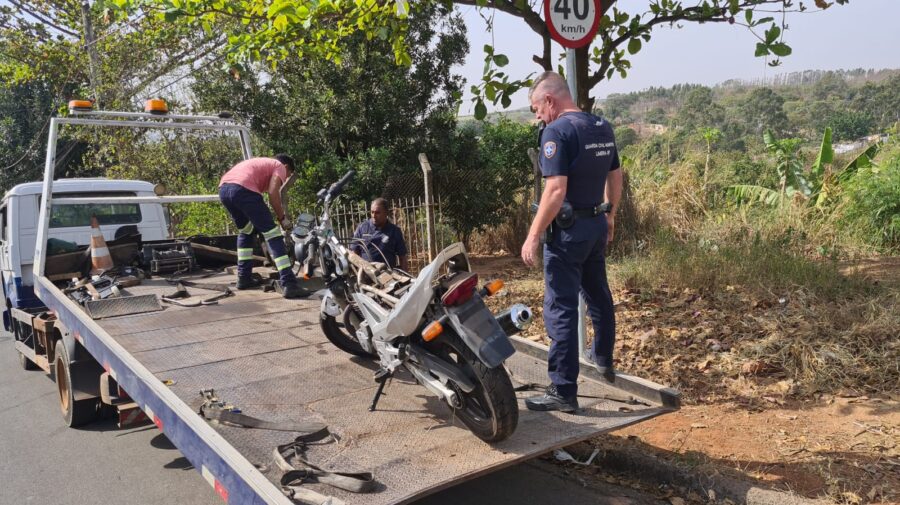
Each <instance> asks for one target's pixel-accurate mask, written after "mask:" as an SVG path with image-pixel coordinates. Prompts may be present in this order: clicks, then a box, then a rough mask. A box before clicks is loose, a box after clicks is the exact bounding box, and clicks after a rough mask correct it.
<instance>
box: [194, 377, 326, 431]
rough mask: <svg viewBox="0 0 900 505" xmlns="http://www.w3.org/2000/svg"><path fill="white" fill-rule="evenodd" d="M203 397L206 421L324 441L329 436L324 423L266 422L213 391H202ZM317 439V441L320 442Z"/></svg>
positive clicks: (202, 412) (202, 413) (201, 413)
mask: <svg viewBox="0 0 900 505" xmlns="http://www.w3.org/2000/svg"><path fill="white" fill-rule="evenodd" d="M200 394H201V395H202V396H203V405H200V412H199V413H200V415H201V416H203V418H204V419H206V420H209V421H214V422H219V423H222V424H226V425H230V426H239V427H242V428H258V429H261V430H274V431H297V432H300V433H303V434H304V435H301V436H303V437H313V436H318V437H319V438H318V439H322V438H325V437H327V436H328V427H327V426H325V425H324V424H322V423H316V422H304V423H298V422H294V421H279V422H272V421H264V420H262V419H257V418H255V417H252V416H248V415H246V414H242V413H241V412H240V411H239V410H238V409H236V408H235V407H234V406H233V405H230V404H227V403H225V402H223V401H221V400H219V398H218V397H217V396H216V392H215V390H213V389H204V390H202V391H200ZM318 439H317V440H318Z"/></svg>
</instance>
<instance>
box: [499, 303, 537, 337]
mask: <svg viewBox="0 0 900 505" xmlns="http://www.w3.org/2000/svg"><path fill="white" fill-rule="evenodd" d="M533 316H534V315H533V313H532V312H531V309H529V308H528V307H527V306H525V305H523V304H521V303H517V304H515V305H513V306H512V307H510V308H508V309H506V310H504V311H503V312H500V313H499V314H497V315H496V316H495V317H496V318H497V322H498V323H500V327H501V328H503V331H505V332H506V335H507V336H513V335H515V334H516V333H519V332H520V331H522V330H524V329H525V328H528V326H529V325H530V324H531V321H532V319H534V317H533Z"/></svg>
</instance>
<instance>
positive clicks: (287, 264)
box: [219, 183, 297, 286]
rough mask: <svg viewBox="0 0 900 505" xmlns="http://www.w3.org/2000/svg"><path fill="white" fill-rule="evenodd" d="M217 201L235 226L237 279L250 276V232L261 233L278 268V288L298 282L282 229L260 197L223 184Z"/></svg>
mask: <svg viewBox="0 0 900 505" xmlns="http://www.w3.org/2000/svg"><path fill="white" fill-rule="evenodd" d="M219 199H220V200H221V201H222V205H224V206H225V209H226V210H228V213H229V214H231V218H232V219H234V224H235V225H237V227H238V238H237V247H238V251H237V252H238V264H237V266H238V276H239V277H242V278H244V279H249V278H250V276H251V275H252V274H253V260H252V258H253V230H254V228H255V229H256V230H257V231H259V232H261V233H262V235H263V237H264V238H265V239H266V243H267V244H268V245H269V252H270V253H271V254H272V259H273V260H274V261H275V267H276V268H277V269H278V277H279V280H280V281H281V285H282V286H284V285H285V284H290V283H294V282H297V277H296V276H295V275H294V272H293V270H291V260H290V258H288V255H287V252H286V251H285V248H284V237H283V236H282V234H281V228H280V227H279V226H278V225H276V224H275V221H274V220H273V219H272V213H271V212H269V207H267V206H266V202H265V201H263V197H262V195H260V194H259V193H256V192H254V191H250V190H249V189H247V188H245V187H243V186H241V185H240V184H232V183H226V184H223V185H222V186H221V187H219Z"/></svg>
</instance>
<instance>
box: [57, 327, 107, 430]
mask: <svg viewBox="0 0 900 505" xmlns="http://www.w3.org/2000/svg"><path fill="white" fill-rule="evenodd" d="M55 363H56V366H55V367H54V368H56V389H57V390H58V391H59V408H60V410H62V414H63V419H64V420H65V421H66V424H67V425H68V426H70V427H73V428H74V427H76V426H82V425H84V424H87V423H89V422H91V421H93V420H95V419H96V418H97V407H98V400H97V399H96V398H91V399H89V400H76V399H75V391H74V389H73V388H72V374H71V368H70V367H69V351H67V350H66V346H65V345H64V344H63V343H62V341H59V342H57V345H56V361H55Z"/></svg>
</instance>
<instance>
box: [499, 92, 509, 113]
mask: <svg viewBox="0 0 900 505" xmlns="http://www.w3.org/2000/svg"><path fill="white" fill-rule="evenodd" d="M500 103H501V104H503V108H504V109H506V108H508V107H509V106H510V104H512V100H511V99H510V98H509V95H507V94H506V93H504V94H503V96H502V97H500Z"/></svg>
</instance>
